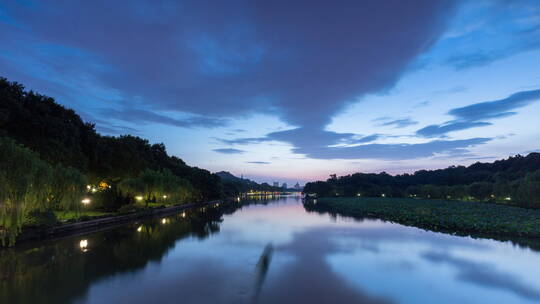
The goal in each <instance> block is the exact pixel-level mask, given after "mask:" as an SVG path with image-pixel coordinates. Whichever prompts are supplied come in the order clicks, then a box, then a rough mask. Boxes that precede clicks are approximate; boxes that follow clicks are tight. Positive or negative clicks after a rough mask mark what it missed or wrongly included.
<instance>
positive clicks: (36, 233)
mask: <svg viewBox="0 0 540 304" xmlns="http://www.w3.org/2000/svg"><path fill="white" fill-rule="evenodd" d="M223 202H224V201H221V200H215V201H209V202H203V203H190V204H183V205H177V206H170V207H157V208H149V209H145V210H142V211H137V212H132V213H127V214H115V215H111V216H107V215H105V216H96V217H94V218H88V219H85V220H81V221H77V222H74V223H72V222H67V223H62V224H59V225H54V226H42V227H26V228H23V231H22V233H21V234H20V235H19V236H18V237H17V242H16V245H19V244H21V243H26V242H29V241H40V240H45V239H49V238H56V237H63V236H67V235H72V234H78V233H88V232H92V231H96V230H101V229H105V228H109V227H113V226H116V225H122V224H125V223H128V222H131V221H135V220H139V219H143V218H149V217H154V216H164V215H168V214H174V213H177V212H180V211H183V210H187V209H191V208H199V207H204V206H208V205H215V204H220V203H223ZM0 249H1V247H0Z"/></svg>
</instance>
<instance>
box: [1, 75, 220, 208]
mask: <svg viewBox="0 0 540 304" xmlns="http://www.w3.org/2000/svg"><path fill="white" fill-rule="evenodd" d="M0 98H1V100H2V102H0V136H6V137H10V138H12V139H14V140H15V141H17V142H18V143H21V144H23V145H24V146H26V147H28V148H30V149H31V150H32V151H35V152H37V153H39V155H40V157H41V158H42V160H44V161H46V162H48V163H50V164H53V165H58V164H60V165H62V166H63V167H65V168H67V167H73V168H75V169H77V170H79V172H82V173H83V174H84V175H86V176H87V178H88V179H89V181H90V182H91V183H97V182H99V181H102V180H109V181H111V182H113V183H116V182H120V181H122V180H123V179H128V178H133V177H137V176H139V174H141V173H142V172H143V171H145V170H147V169H150V170H156V171H162V170H169V171H170V172H171V173H172V174H174V175H176V176H178V177H181V178H183V179H185V180H187V181H188V182H190V183H191V185H192V186H193V187H194V188H195V189H196V191H195V192H196V195H195V196H194V198H195V199H196V200H200V201H207V200H212V199H217V198H219V196H220V195H221V183H220V180H219V178H218V177H217V176H215V175H214V174H211V173H210V172H208V171H207V170H204V169H199V168H196V167H190V166H188V165H186V164H185V163H184V162H183V161H182V160H181V159H179V158H177V157H175V156H169V155H168V154H167V151H166V149H165V146H164V145H163V144H150V143H149V142H148V140H145V139H142V138H139V137H136V136H131V135H124V136H118V137H112V136H102V135H99V134H98V133H97V132H96V130H95V126H94V125H93V124H90V123H85V122H83V121H82V119H81V118H80V117H79V115H77V114H76V113H75V112H74V111H73V110H71V109H66V108H64V107H63V106H61V105H59V104H57V103H56V102H55V101H54V99H52V98H50V97H47V96H43V95H39V94H36V93H34V92H32V91H29V92H28V91H25V90H24V87H23V86H22V85H20V84H18V83H16V82H9V81H8V80H7V79H5V78H1V77H0Z"/></svg>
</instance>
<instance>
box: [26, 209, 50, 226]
mask: <svg viewBox="0 0 540 304" xmlns="http://www.w3.org/2000/svg"><path fill="white" fill-rule="evenodd" d="M57 223H58V218H57V217H56V214H54V212H53V211H51V210H46V211H40V210H37V209H36V210H32V211H30V212H28V214H27V215H26V216H25V217H24V225H25V226H30V227H40V226H53V225H56V224H57Z"/></svg>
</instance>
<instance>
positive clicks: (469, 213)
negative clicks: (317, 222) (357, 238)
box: [311, 198, 540, 238]
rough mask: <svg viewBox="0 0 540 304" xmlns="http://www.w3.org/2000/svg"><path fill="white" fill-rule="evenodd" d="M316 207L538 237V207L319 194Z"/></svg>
mask: <svg viewBox="0 0 540 304" xmlns="http://www.w3.org/2000/svg"><path fill="white" fill-rule="evenodd" d="M314 203H315V204H316V208H314V209H318V210H324V211H327V212H330V213H338V214H340V215H344V216H351V217H361V218H378V219H382V220H385V221H391V222H396V223H399V224H402V225H406V226H414V227H418V228H422V229H426V230H432V231H441V232H446V233H452V234H459V235H486V236H499V237H507V238H512V237H517V238H540V210H534V209H525V208H519V207H512V206H504V205H497V204H489V203H480V202H458V201H446V200H421V199H408V198H320V199H317V200H316V202H315V201H312V202H311V204H314Z"/></svg>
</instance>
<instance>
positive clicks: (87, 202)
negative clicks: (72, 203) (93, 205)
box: [81, 198, 92, 205]
mask: <svg viewBox="0 0 540 304" xmlns="http://www.w3.org/2000/svg"><path fill="white" fill-rule="evenodd" d="M90 202H92V201H91V200H90V199H89V198H85V199H83V200H82V201H81V203H82V204H83V205H88V204H90Z"/></svg>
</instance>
